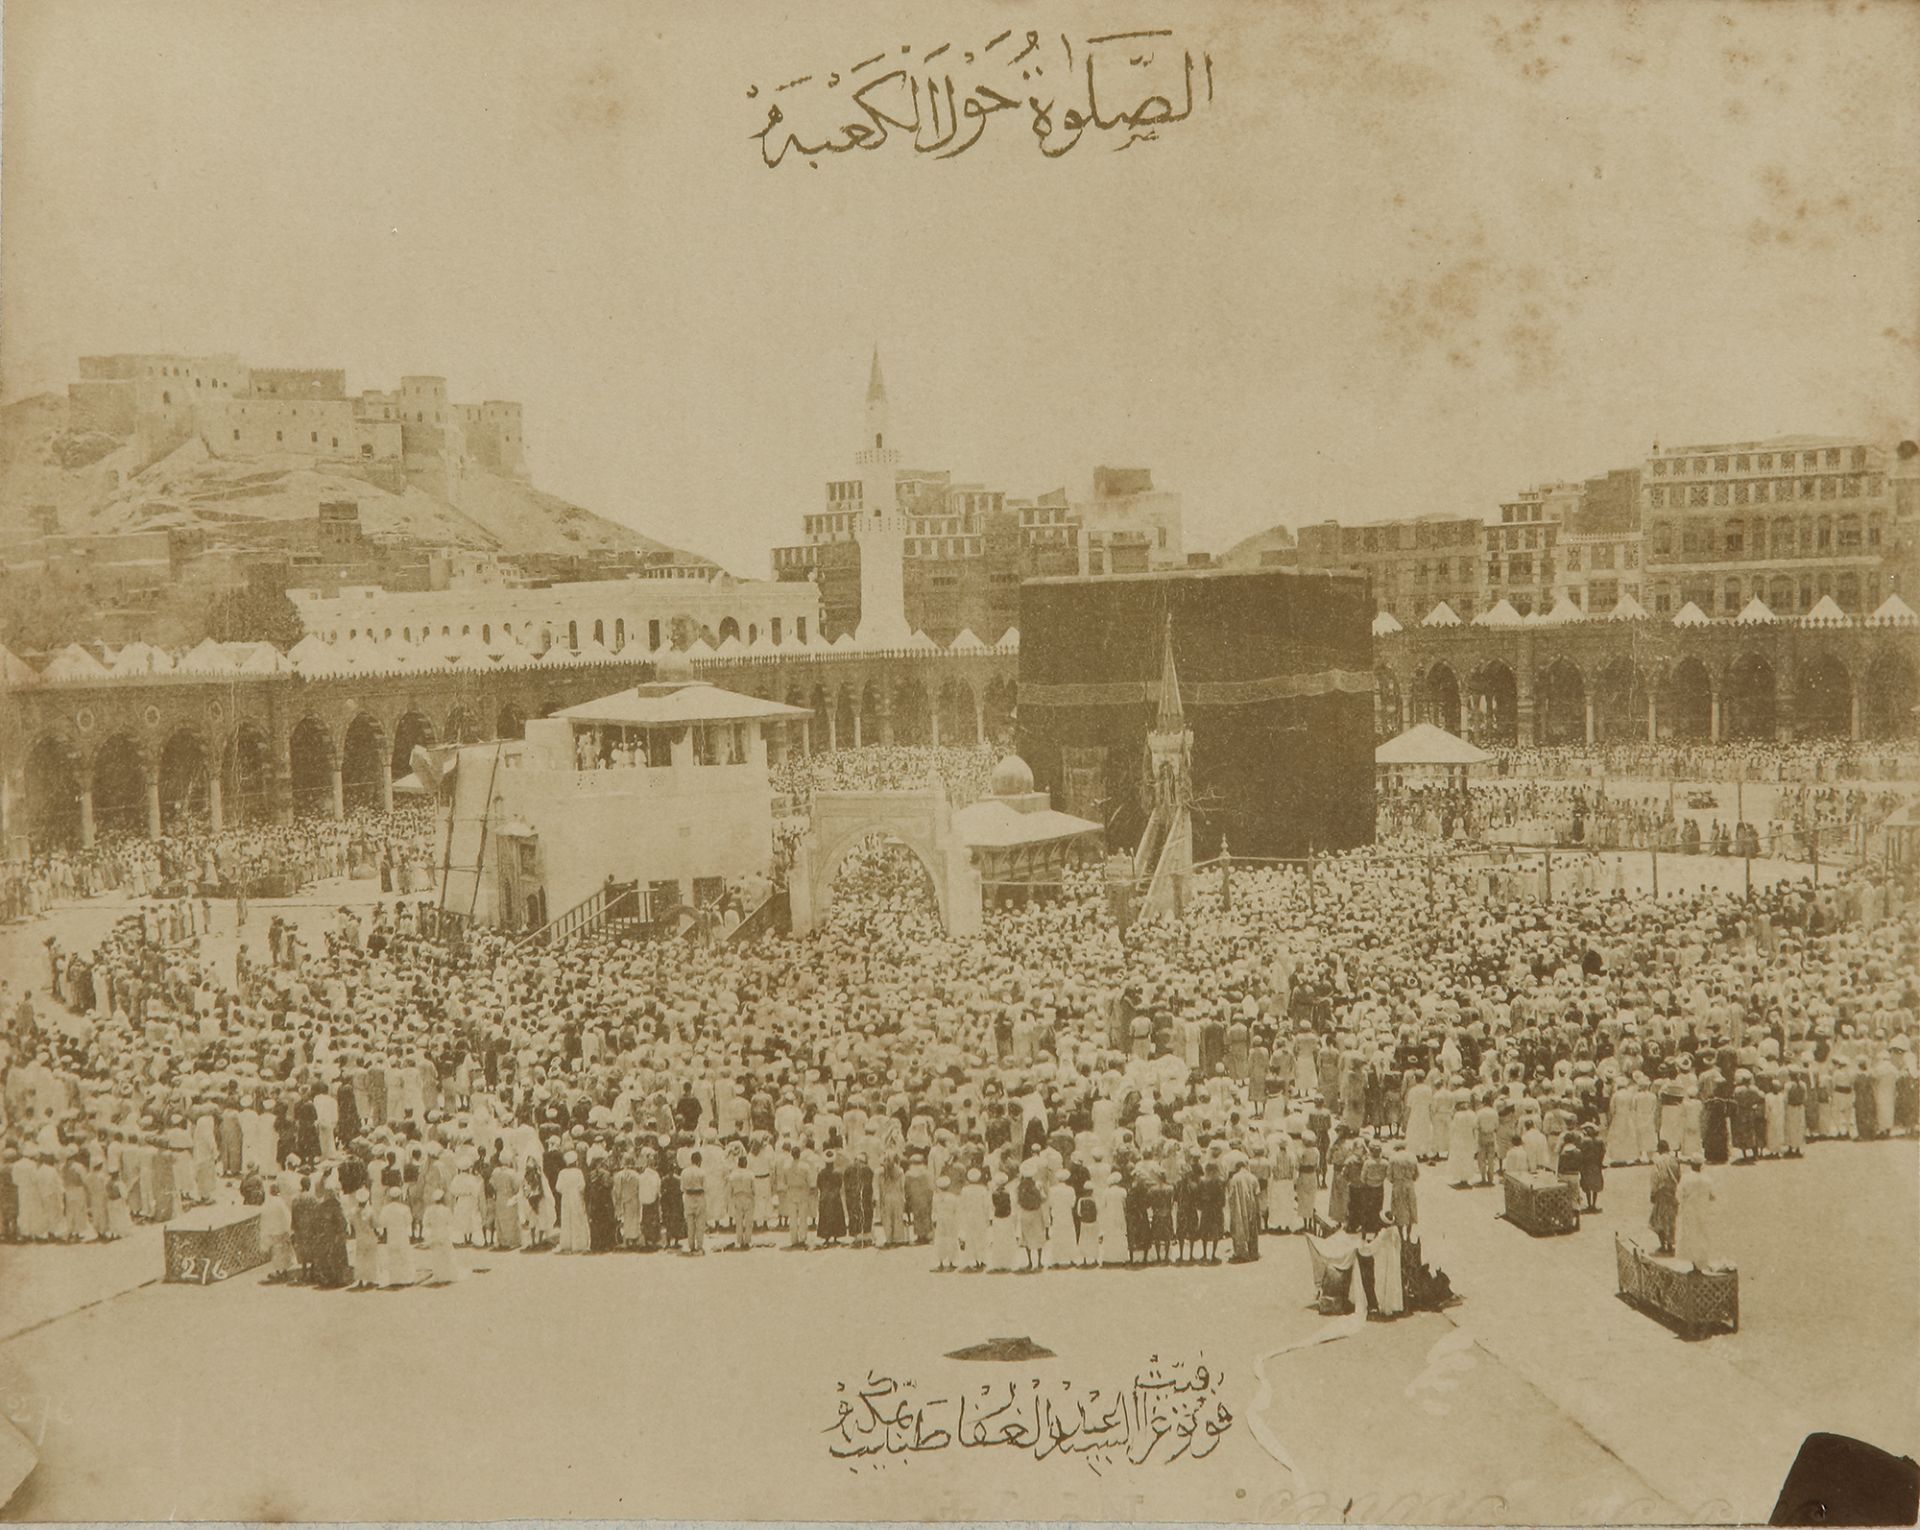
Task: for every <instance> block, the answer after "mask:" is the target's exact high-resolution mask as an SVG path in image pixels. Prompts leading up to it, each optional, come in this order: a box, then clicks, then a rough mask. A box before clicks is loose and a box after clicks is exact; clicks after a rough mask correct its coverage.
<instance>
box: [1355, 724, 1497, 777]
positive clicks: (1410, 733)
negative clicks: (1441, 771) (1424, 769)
mask: <svg viewBox="0 0 1920 1530" xmlns="http://www.w3.org/2000/svg"><path fill="white" fill-rule="evenodd" d="M1492 758H1493V756H1492V755H1490V754H1488V753H1487V751H1486V750H1484V749H1480V748H1477V747H1475V746H1474V745H1472V744H1469V743H1468V742H1467V741H1466V740H1465V739H1463V738H1460V737H1457V736H1456V735H1454V734H1452V733H1449V732H1447V730H1446V729H1445V728H1436V727H1435V726H1434V725H1433V724H1432V723H1415V724H1414V725H1413V726H1412V727H1411V728H1409V729H1407V731H1406V732H1405V733H1402V734H1400V735H1399V736H1398V737H1396V738H1390V739H1388V740H1387V741H1386V742H1385V743H1384V744H1382V745H1381V746H1380V747H1379V748H1378V749H1376V750H1374V751H1373V763H1374V764H1376V765H1399V766H1413V765H1484V764H1485V763H1486V762H1487V761H1488V760H1490V759H1492Z"/></svg>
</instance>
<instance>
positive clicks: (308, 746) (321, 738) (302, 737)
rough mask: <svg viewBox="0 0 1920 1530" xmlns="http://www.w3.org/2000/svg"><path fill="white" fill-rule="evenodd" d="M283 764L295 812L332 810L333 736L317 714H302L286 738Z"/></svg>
mask: <svg viewBox="0 0 1920 1530" xmlns="http://www.w3.org/2000/svg"><path fill="white" fill-rule="evenodd" d="M287 765H288V770H289V775H290V778H291V783H292V790H293V810H294V811H295V812H296V813H315V814H329V813H331V812H332V811H333V735H332V734H331V733H329V732H328V731H327V725H326V724H325V723H323V722H321V721H320V719H319V718H317V717H303V718H301V719H300V721H299V722H297V723H295V724H294V727H293V733H292V734H291V735H290V736H289V737H288V739H287Z"/></svg>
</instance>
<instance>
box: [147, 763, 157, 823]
mask: <svg viewBox="0 0 1920 1530" xmlns="http://www.w3.org/2000/svg"><path fill="white" fill-rule="evenodd" d="M159 837H160V772H159V771H158V770H157V769H154V768H152V767H149V768H148V770H147V838H148V839H158V838H159Z"/></svg>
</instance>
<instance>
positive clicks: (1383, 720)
mask: <svg viewBox="0 0 1920 1530" xmlns="http://www.w3.org/2000/svg"><path fill="white" fill-rule="evenodd" d="M1404 713H1405V707H1404V705H1403V704H1402V702H1401V699H1400V682H1399V681H1398V680H1397V679H1395V678H1394V674H1393V671H1392V670H1390V669H1376V670H1375V671H1374V672H1373V731H1374V733H1375V735H1376V736H1377V737H1379V738H1383V739H1387V738H1392V737H1394V736H1395V735H1396V734H1399V733H1403V732H1405V731H1406V724H1405V723H1404V722H1403V721H1402V720H1401V719H1402V717H1403V715H1404Z"/></svg>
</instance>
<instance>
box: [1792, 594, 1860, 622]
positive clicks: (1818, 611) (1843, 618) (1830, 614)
mask: <svg viewBox="0 0 1920 1530" xmlns="http://www.w3.org/2000/svg"><path fill="white" fill-rule="evenodd" d="M1800 620H1801V621H1802V622H1803V623H1805V624H1806V625H1807V626H1809V627H1850V626H1852V625H1853V619H1852V618H1851V617H1850V616H1848V615H1847V613H1846V612H1844V611H1842V610H1841V609H1840V607H1839V605H1838V604H1837V603H1836V602H1835V600H1834V598H1833V597H1832V596H1831V595H1822V596H1821V597H1820V598H1819V599H1818V600H1816V601H1815V602H1814V603H1813V609H1812V610H1811V611H1809V612H1808V613H1807V614H1806V615H1805V616H1803V617H1801V618H1800Z"/></svg>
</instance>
